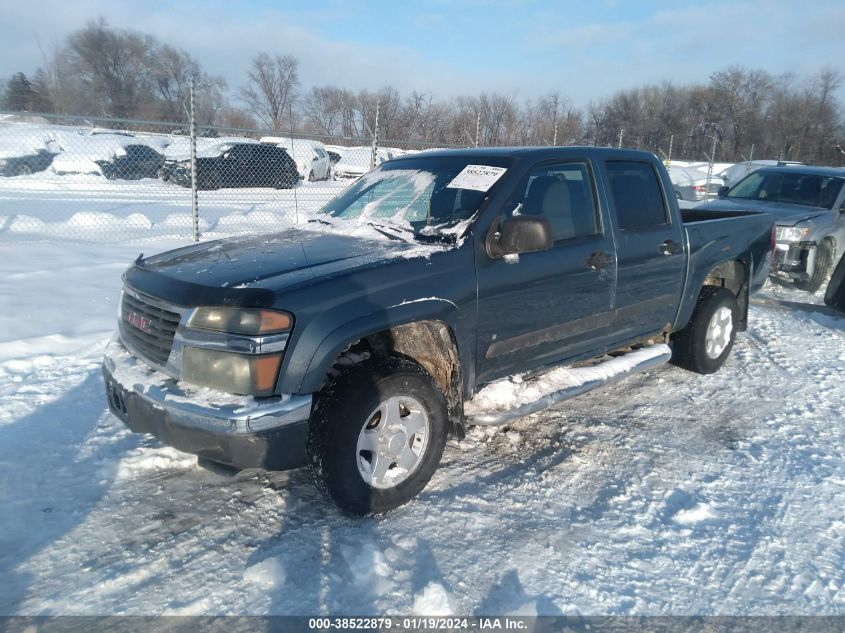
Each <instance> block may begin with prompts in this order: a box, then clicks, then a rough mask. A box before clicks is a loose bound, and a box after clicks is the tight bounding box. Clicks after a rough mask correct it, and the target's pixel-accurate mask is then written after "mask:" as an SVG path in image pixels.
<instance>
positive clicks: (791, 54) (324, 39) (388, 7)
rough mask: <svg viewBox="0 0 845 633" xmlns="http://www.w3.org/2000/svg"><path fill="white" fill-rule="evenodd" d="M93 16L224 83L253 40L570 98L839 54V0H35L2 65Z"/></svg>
mask: <svg viewBox="0 0 845 633" xmlns="http://www.w3.org/2000/svg"><path fill="white" fill-rule="evenodd" d="M98 16H103V17H105V18H106V19H107V20H108V22H109V24H111V25H112V26H114V27H120V28H131V29H134V30H137V31H141V32H145V33H150V34H152V35H155V36H156V37H157V38H159V39H160V40H161V41H162V42H165V43H168V44H171V45H173V46H176V47H178V48H181V49H184V50H186V51H188V52H189V53H191V54H192V55H193V56H194V57H195V58H196V59H198V60H199V61H200V63H201V64H202V66H203V68H204V69H205V70H206V72H209V73H211V74H215V75H221V76H223V77H224V78H225V79H226V80H227V82H228V85H229V87H230V88H237V87H239V86H241V85H243V83H244V78H245V76H246V73H247V70H248V68H249V63H250V59H251V58H252V57H253V56H254V55H255V54H256V53H257V52H258V51H264V52H267V53H270V54H277V53H278V54H292V55H294V56H296V57H297V58H298V59H299V62H300V79H301V84H302V87H303V88H304V89H307V88H309V87H311V86H315V85H326V84H332V85H339V86H343V87H346V88H350V89H352V90H354V91H357V90H360V89H362V88H366V89H370V90H376V89H378V88H380V87H382V86H384V85H393V86H395V87H397V88H398V89H399V90H400V91H401V92H403V93H407V92H410V91H411V90H419V91H422V92H426V93H431V94H433V95H435V96H436V97H449V96H453V95H458V94H478V93H479V92H481V91H482V90H487V91H497V92H501V93H504V94H507V95H510V96H514V97H516V98H517V99H533V98H537V97H540V96H542V95H546V94H549V93H553V92H559V93H560V94H561V95H562V96H564V97H566V98H567V99H569V101H570V102H571V103H573V104H574V105H576V106H579V107H581V106H584V105H586V104H587V103H588V102H589V101H590V100H594V99H598V98H601V97H605V96H609V95H611V94H612V93H614V92H615V91H617V90H621V89H626V88H633V87H637V86H642V85H644V84H653V83H661V82H663V81H672V82H674V83H676V84H691V83H706V82H707V80H708V77H709V76H710V74H711V73H713V72H715V71H718V70H721V69H724V68H726V67H728V66H730V65H733V64H739V65H743V66H746V67H749V68H759V69H764V70H767V71H770V72H772V73H774V74H781V73H787V72H791V73H795V74H796V75H797V76H801V75H804V74H809V73H813V72H816V71H818V70H820V69H821V68H823V67H825V66H829V67H832V68H834V69H838V68H841V67H842V60H843V59H845V28H843V27H845V2H842V1H841V0H839V1H828V0H809V1H806V2H795V1H794V0H792V1H782V0H768V1H764V0H730V1H722V0H709V1H708V2H702V1H700V0H699V1H698V2H683V1H677V0H676V1H675V2H665V1H657V0H654V1H651V0H639V1H634V0H628V1H625V0H593V1H591V2H578V1H574V0H572V1H570V0H538V1H534V0H524V1H519V0H429V1H428V2H410V1H407V2H403V1H401V0H387V1H383V0H373V1H371V2H367V1H365V0H359V1H358V2H355V3H353V2H348V1H341V0H320V2H318V3H309V2H307V0H299V1H298V2H281V1H279V2H271V1H270V0H250V1H244V2H237V1H235V0H228V1H219V0H208V1H205V2H199V1H197V0H180V1H178V2H176V1H158V2H157V1H154V0H145V1H144V2H131V1H128V0H72V1H69V0H32V1H28V2H0V78H4V77H8V76H10V75H11V74H12V73H14V72H18V71H22V72H24V73H27V74H31V73H33V72H34V71H35V70H36V68H37V67H38V66H39V65H41V60H42V51H45V52H49V51H51V50H54V49H55V48H56V47H57V46H58V45H60V44H61V43H62V42H63V40H64V38H65V37H66V36H67V35H68V34H69V33H71V32H72V31H74V30H76V29H78V28H80V27H83V26H84V25H85V24H86V22H88V21H89V20H92V19H95V18H96V17H98ZM837 96H838V97H839V99H840V100H842V101H845V86H843V87H841V88H840V90H839V92H838V95H837Z"/></svg>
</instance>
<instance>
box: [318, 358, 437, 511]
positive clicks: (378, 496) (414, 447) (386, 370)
mask: <svg viewBox="0 0 845 633" xmlns="http://www.w3.org/2000/svg"><path fill="white" fill-rule="evenodd" d="M447 428H448V419H447V411H446V399H445V397H444V396H443V393H442V392H441V391H440V389H439V387H438V386H437V384H436V383H435V381H434V379H433V378H432V377H431V375H430V374H429V373H428V372H427V371H425V369H423V368H422V367H420V366H419V365H417V364H416V363H413V362H410V361H407V360H404V359H398V358H390V359H387V360H382V361H367V362H364V363H361V364H359V365H356V366H354V367H352V368H351V369H348V370H346V371H344V372H343V373H342V374H341V375H340V376H338V377H337V378H336V379H335V380H334V381H333V382H332V383H331V384H329V385H328V386H327V387H325V389H324V392H323V393H322V394H321V396H320V397H319V398H318V400H317V404H316V406H315V408H314V413H313V414H312V418H311V432H310V434H309V455H310V459H311V466H312V472H313V474H314V476H315V479H316V481H317V485H318V487H320V489H321V490H323V492H325V493H326V494H327V495H328V496H329V498H331V499H332V501H334V502H335V503H336V504H337V505H338V506H339V507H340V508H341V509H342V510H345V511H347V512H350V513H352V514H357V515H366V514H380V513H383V512H387V511H388V510H392V509H393V508H396V507H398V506H400V505H402V504H404V503H407V502H408V501H409V500H411V499H412V498H413V497H415V496H416V495H417V494H418V493H419V492H420V491H421V490H422V489H423V488H424V487H425V485H426V484H427V483H428V481H429V479H431V476H432V475H433V474H434V471H435V470H436V469H437V465H438V464H439V463H440V457H441V456H442V454H443V449H444V447H445V445H446V432H447Z"/></svg>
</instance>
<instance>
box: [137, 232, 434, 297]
mask: <svg viewBox="0 0 845 633" xmlns="http://www.w3.org/2000/svg"><path fill="white" fill-rule="evenodd" d="M444 248H447V246H446V245H443V244H438V245H430V244H411V243H407V242H404V241H399V240H392V239H387V238H385V239H384V240H380V239H362V238H360V237H350V236H347V235H340V234H337V233H328V232H320V231H308V230H302V229H290V230H287V231H284V232H281V233H275V234H269V235H263V236H260V237H255V236H243V237H235V238H228V239H222V240H216V241H213V242H205V243H202V244H196V245H192V246H187V247H184V248H180V249H176V250H172V251H167V252H164V253H161V254H159V255H155V256H153V257H148V258H146V259H140V258H139V259H138V260H137V261H136V262H135V265H134V266H132V267H131V268H130V269H129V270H127V272H126V275H125V278H126V281H127V282H128V283H129V284H130V285H132V286H133V287H135V288H136V289H138V290H140V291H142V292H146V293H148V294H151V295H153V296H156V297H160V298H162V299H165V300H168V301H171V302H173V303H177V304H182V305H202V304H206V305H253V306H269V305H271V304H272V301H273V298H274V296H275V295H276V294H277V293H278V292H279V291H280V290H284V289H287V288H292V287H294V286H298V285H301V284H308V283H309V282H311V281H314V280H316V279H319V278H323V277H328V276H331V275H335V274H338V273H341V272H343V273H348V272H349V271H350V270H354V269H357V268H360V267H363V266H368V265H373V264H376V263H380V262H383V261H385V260H389V259H405V258H409V257H416V256H425V255H426V254H427V252H428V251H434V250H438V251H440V250H443V249H444Z"/></svg>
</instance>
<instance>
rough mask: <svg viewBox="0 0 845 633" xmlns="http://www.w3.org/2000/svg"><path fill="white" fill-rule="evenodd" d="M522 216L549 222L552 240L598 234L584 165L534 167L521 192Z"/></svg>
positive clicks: (593, 201)
mask: <svg viewBox="0 0 845 633" xmlns="http://www.w3.org/2000/svg"><path fill="white" fill-rule="evenodd" d="M521 203H522V207H521V208H520V210H519V213H520V214H521V215H538V216H542V217H545V218H547V219H548V220H549V223H550V224H551V226H552V233H553V235H554V239H555V241H556V242H557V241H560V240H568V239H572V238H576V237H583V236H585V235H595V234H597V233H600V232H601V229H600V227H599V223H598V220H597V214H596V204H595V199H594V198H593V187H592V181H591V179H590V171H589V169H588V168H587V165H586V164H584V163H558V164H554V165H543V166H541V167H536V168H535V169H534V170H533V171H532V172H531V173H530V174H529V175H528V181H527V182H526V184H525V189H524V190H523V192H522V200H521Z"/></svg>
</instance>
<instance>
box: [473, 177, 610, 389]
mask: <svg viewBox="0 0 845 633" xmlns="http://www.w3.org/2000/svg"><path fill="white" fill-rule="evenodd" d="M505 208H507V209H510V210H512V211H511V213H513V214H522V215H536V216H542V217H545V218H547V219H548V220H549V223H550V224H551V227H552V231H553V234H554V238H555V243H554V246H553V247H552V248H551V249H550V250H547V251H541V252H536V253H523V254H520V255H519V257H518V261H514V259H515V258H511V260H510V263H509V261H508V260H507V259H491V258H489V257H487V255H486V254H485V253H483V252H481V253H479V254H478V260H477V274H478V347H477V349H478V357H477V363H476V368H477V376H476V378H477V380H478V381H479V382H488V381H490V380H494V379H496V378H499V377H501V376H506V375H509V374H513V373H517V372H520V371H525V370H528V369H533V368H537V367H539V366H542V365H545V364H550V363H553V362H556V361H559V360H562V359H568V358H572V357H574V356H579V355H597V354H601V353H602V352H603V351H604V342H605V335H606V333H607V327H608V325H609V324H610V321H611V318H612V312H611V297H612V292H613V288H614V285H615V281H616V274H615V273H616V270H615V262H614V259H613V256H612V253H613V245H612V239H611V235H610V234H609V231H608V230H606V228H605V226H604V222H603V221H602V219H601V216H600V214H599V205H598V202H597V197H596V192H595V188H594V183H593V176H592V169H591V167H590V164H589V163H588V161H586V160H584V161H572V162H555V163H545V164H540V165H537V166H535V167H534V168H532V169H531V171H530V172H529V174H528V175H527V177H526V178H525V179H524V180H523V182H522V183H521V184H520V185H518V186H517V188H516V190H515V192H514V194H513V196H512V198H511V200H510V201H509V202H508V203H507V206H506V207H505Z"/></svg>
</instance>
